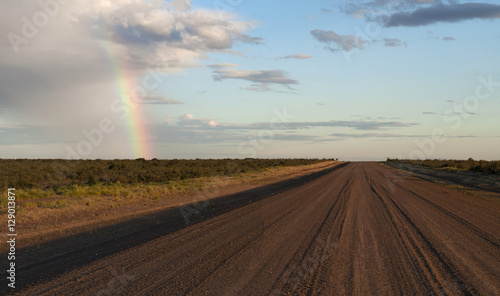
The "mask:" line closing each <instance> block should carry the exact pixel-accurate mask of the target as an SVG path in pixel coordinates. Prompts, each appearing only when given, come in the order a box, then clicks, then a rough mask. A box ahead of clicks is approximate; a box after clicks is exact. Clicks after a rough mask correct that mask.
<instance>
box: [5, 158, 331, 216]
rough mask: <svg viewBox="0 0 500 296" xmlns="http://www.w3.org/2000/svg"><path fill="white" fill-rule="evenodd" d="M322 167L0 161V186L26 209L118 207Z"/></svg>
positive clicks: (247, 162)
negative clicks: (216, 183)
mask: <svg viewBox="0 0 500 296" xmlns="http://www.w3.org/2000/svg"><path fill="white" fill-rule="evenodd" d="M324 161H331V159H195V160H179V159H173V160H159V159H152V160H145V159H142V158H141V159H135V160H61V159H34V160H33V159H0V186H2V188H4V189H5V190H6V188H8V187H10V188H16V197H17V199H18V200H19V201H20V202H21V204H20V206H22V207H23V208H25V209H26V208H35V207H38V208H52V209H57V208H63V207H68V206H72V204H74V203H78V204H81V205H86V206H92V205H93V204H95V203H96V202H99V201H100V200H102V199H103V198H104V199H106V200H109V201H115V202H117V203H119V202H121V201H123V200H131V199H144V198H145V199H150V200H157V199H160V198H162V197H165V196H170V195H172V194H184V193H190V192H192V191H193V190H202V189H204V188H206V187H207V186H212V185H211V184H212V183H213V180H214V179H216V178H218V177H225V176H227V177H232V178H233V177H236V178H237V177H238V176H241V175H242V174H244V173H253V172H261V171H267V170H269V169H271V168H279V167H293V166H303V165H312V164H317V163H321V162H324ZM1 196H2V198H1V199H0V203H5V202H6V201H7V199H6V197H5V196H3V195H1ZM96 197H99V198H96ZM4 208H5V207H2V209H4Z"/></svg>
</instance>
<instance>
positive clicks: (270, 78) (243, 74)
mask: <svg viewBox="0 0 500 296" xmlns="http://www.w3.org/2000/svg"><path fill="white" fill-rule="evenodd" d="M236 66H238V65H236V64H215V65H210V67H211V68H212V69H213V70H212V71H213V75H212V77H213V79H214V80H215V81H222V80H225V79H239V80H247V81H251V82H253V83H254V84H252V85H251V86H250V87H247V88H244V89H248V90H253V91H279V90H276V89H275V88H273V87H272V85H274V86H280V87H282V88H285V90H293V88H292V87H291V85H295V84H298V81H297V80H294V79H292V78H289V77H288V76H287V73H286V72H285V71H283V70H239V69H236V68H235V67H236Z"/></svg>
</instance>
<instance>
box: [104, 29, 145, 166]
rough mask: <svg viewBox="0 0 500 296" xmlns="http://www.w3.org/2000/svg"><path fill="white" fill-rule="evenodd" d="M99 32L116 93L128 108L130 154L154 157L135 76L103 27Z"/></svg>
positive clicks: (126, 122)
mask: <svg viewBox="0 0 500 296" xmlns="http://www.w3.org/2000/svg"><path fill="white" fill-rule="evenodd" d="M96 31H97V32H98V34H99V36H98V37H99V40H100V41H99V43H100V47H101V48H102V49H103V51H104V53H105V55H106V58H107V59H108V61H109V64H110V65H111V70H112V73H113V75H114V80H115V83H116V94H117V97H118V98H119V99H120V102H121V104H122V106H124V107H125V108H127V109H128V114H127V115H126V117H125V118H124V120H125V124H126V127H127V137H128V141H129V143H130V145H129V148H130V154H131V156H132V158H146V159H151V158H152V155H153V153H152V149H151V147H150V145H149V141H150V137H149V130H148V128H147V124H146V120H145V118H146V117H145V110H144V105H143V104H141V103H138V102H137V101H135V100H136V99H142V98H134V97H132V94H134V93H136V91H134V90H135V89H136V87H137V84H136V83H135V81H134V80H135V78H134V75H133V74H132V73H130V72H129V71H128V69H129V67H128V66H127V65H125V63H123V62H122V63H120V60H119V59H118V58H117V57H115V55H114V54H113V52H112V50H111V46H110V45H109V43H111V41H110V40H107V38H106V35H105V34H104V32H103V31H102V29H98V30H96Z"/></svg>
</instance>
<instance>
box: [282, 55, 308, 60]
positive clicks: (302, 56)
mask: <svg viewBox="0 0 500 296" xmlns="http://www.w3.org/2000/svg"><path fill="white" fill-rule="evenodd" d="M310 58H312V56H310V55H307V54H291V55H286V56H283V57H280V59H296V60H305V59H310Z"/></svg>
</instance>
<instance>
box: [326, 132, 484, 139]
mask: <svg viewBox="0 0 500 296" xmlns="http://www.w3.org/2000/svg"><path fill="white" fill-rule="evenodd" d="M330 136H331V137H336V138H344V139H345V138H354V139H362V138H401V139H404V138H427V137H429V135H418V134H414V135H405V134H388V133H363V134H354V133H335V134H331V135H330ZM446 137H447V138H476V137H477V136H473V135H466V136H446Z"/></svg>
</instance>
